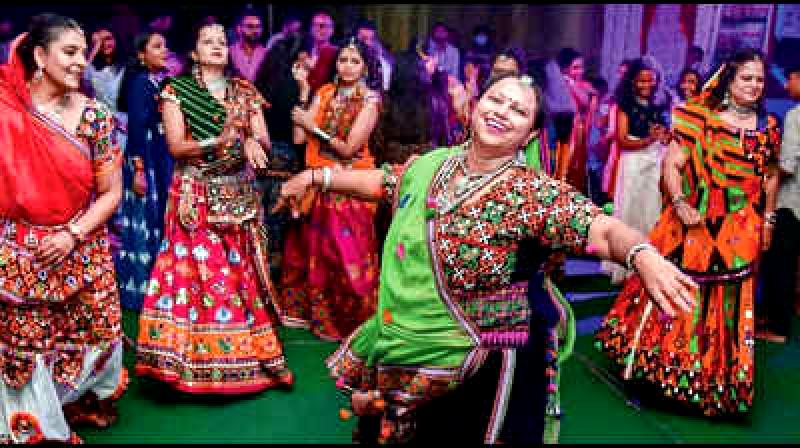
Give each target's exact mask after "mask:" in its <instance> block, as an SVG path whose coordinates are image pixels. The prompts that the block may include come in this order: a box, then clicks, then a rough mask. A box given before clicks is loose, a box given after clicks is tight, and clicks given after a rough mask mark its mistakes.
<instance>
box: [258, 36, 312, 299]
mask: <svg viewBox="0 0 800 448" xmlns="http://www.w3.org/2000/svg"><path fill="white" fill-rule="evenodd" d="M301 54H303V55H304V56H305V55H306V53H305V50H304V49H303V37H302V36H301V35H300V34H299V33H290V34H287V35H286V37H285V38H283V39H281V40H279V41H277V42H275V43H274V45H273V46H272V49H271V50H270V51H269V53H267V57H266V58H264V62H263V63H262V64H261V68H260V69H259V70H258V74H257V75H256V88H258V90H259V92H261V94H262V95H263V96H264V100H265V101H267V102H268V103H269V104H270V107H269V109H267V110H266V111H265V115H264V118H265V119H266V121H267V129H268V130H269V135H270V139H271V141H272V149H271V150H270V154H269V158H270V166H269V167H270V169H269V172H268V173H264V174H263V175H262V174H261V173H259V176H258V181H259V183H260V184H261V190H262V203H263V204H264V213H265V215H266V216H265V217H264V219H265V223H266V225H267V229H268V231H269V236H270V238H269V248H270V250H269V263H270V271H271V273H272V279H273V281H274V282H275V283H276V284H278V283H279V282H280V272H281V266H282V264H283V251H284V242H285V241H286V228H287V225H288V223H289V215H288V213H285V212H273V211H272V209H273V208H274V206H275V204H276V203H277V198H278V195H279V193H280V189H281V185H283V182H284V181H285V180H286V179H287V178H288V177H290V176H291V175H293V174H296V173H298V172H299V171H300V170H301V169H302V167H303V166H304V165H305V148H304V147H303V146H302V145H296V144H295V143H294V141H293V139H292V131H293V124H292V109H293V108H294V107H295V106H296V105H297V103H298V101H299V95H300V92H299V89H298V86H297V81H295V80H294V77H293V75H292V66H293V64H294V63H296V62H298V60H299V59H300V55H301ZM299 63H302V62H299Z"/></svg>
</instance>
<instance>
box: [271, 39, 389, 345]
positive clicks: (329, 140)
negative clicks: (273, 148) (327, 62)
mask: <svg viewBox="0 0 800 448" xmlns="http://www.w3.org/2000/svg"><path fill="white" fill-rule="evenodd" d="M379 67H380V63H379V62H378V61H377V59H376V58H375V57H374V55H373V53H372V52H371V51H370V50H369V49H368V48H367V47H366V46H365V45H364V44H363V43H361V42H360V41H358V40H357V39H356V38H355V36H353V37H351V38H350V39H349V40H348V42H347V43H346V44H345V46H343V47H340V48H339V50H338V51H337V54H336V75H335V78H334V79H331V80H330V82H328V83H326V84H324V85H323V86H322V87H320V89H319V90H318V91H317V93H316V94H315V95H313V96H311V87H310V85H309V82H308V71H307V68H306V67H303V66H301V65H298V66H296V67H294V68H293V70H294V76H295V79H296V80H297V83H298V87H299V90H300V102H299V103H298V106H297V107H295V108H294V109H293V110H292V115H291V116H292V121H293V122H294V142H295V144H298V145H300V144H303V143H305V144H306V157H305V159H306V166H307V167H313V168H324V169H325V170H326V171H327V170H337V171H338V170H342V169H349V168H353V169H356V170H370V169H374V168H375V159H374V156H373V155H372V152H371V150H370V148H369V146H368V143H369V139H370V135H371V134H372V132H373V131H374V129H375V126H376V124H377V121H378V116H379V113H380V108H381V104H382V96H381V82H382V79H381V77H380V68H379ZM332 78H333V77H332ZM304 215H307V216H303V220H302V221H301V222H300V223H299V225H298V226H296V227H293V228H292V230H291V231H290V232H288V233H287V238H286V250H285V252H284V261H283V276H282V281H281V288H282V294H281V295H280V297H279V298H278V300H276V307H277V308H278V311H279V313H280V316H281V319H282V321H283V323H284V324H285V325H287V326H298V327H305V328H310V330H311V331H312V333H314V334H315V335H316V336H318V337H320V338H322V339H325V340H332V341H341V340H342V339H344V338H346V337H347V336H348V335H350V333H351V332H352V331H353V330H355V329H356V328H357V327H358V326H359V325H361V324H362V323H363V322H364V321H365V320H366V319H367V318H369V316H371V315H372V314H373V313H374V312H375V304H376V302H377V293H378V271H379V263H378V244H377V237H376V229H375V219H374V217H375V209H374V206H373V205H372V204H370V203H368V202H365V201H362V200H360V199H358V198H351V197H346V196H341V195H338V194H336V193H333V192H326V191H324V190H323V191H320V192H319V193H316V194H313V195H312V196H310V197H309V198H306V199H305V200H304ZM298 218H299V216H298Z"/></svg>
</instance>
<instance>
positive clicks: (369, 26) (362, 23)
mask: <svg viewBox="0 0 800 448" xmlns="http://www.w3.org/2000/svg"><path fill="white" fill-rule="evenodd" d="M353 30H354V31H355V32H356V33H357V32H358V30H372V31H378V28H377V27H376V26H375V22H373V21H372V20H370V19H361V20H359V21H358V22H356V26H355V28H353Z"/></svg>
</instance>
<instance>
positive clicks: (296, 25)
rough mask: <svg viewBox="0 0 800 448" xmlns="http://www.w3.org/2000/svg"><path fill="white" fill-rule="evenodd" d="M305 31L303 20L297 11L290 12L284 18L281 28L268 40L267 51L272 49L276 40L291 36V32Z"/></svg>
mask: <svg viewBox="0 0 800 448" xmlns="http://www.w3.org/2000/svg"><path fill="white" fill-rule="evenodd" d="M302 31H303V20H302V19H301V18H300V16H299V15H298V14H296V13H293V12H290V13H289V14H287V15H286V17H284V19H283V25H281V30H280V31H278V32H277V33H275V34H273V35H272V36H270V37H269V40H267V53H269V51H270V50H271V49H272V47H273V46H274V45H275V43H276V42H278V41H279V40H281V39H285V38H287V37H289V35H290V34H299V33H300V32H302Z"/></svg>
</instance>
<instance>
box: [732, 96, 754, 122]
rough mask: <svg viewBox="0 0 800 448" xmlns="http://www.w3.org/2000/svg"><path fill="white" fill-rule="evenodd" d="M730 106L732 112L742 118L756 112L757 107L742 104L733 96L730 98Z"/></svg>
mask: <svg viewBox="0 0 800 448" xmlns="http://www.w3.org/2000/svg"><path fill="white" fill-rule="evenodd" d="M728 107H729V108H730V110H731V112H733V113H734V114H735V115H738V116H739V117H741V118H747V117H750V116H751V115H753V114H755V113H756V110H755V108H753V107H752V106H742V105H740V104H738V103H737V102H736V101H734V100H733V98H731V99H730V105H729V106H728Z"/></svg>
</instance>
